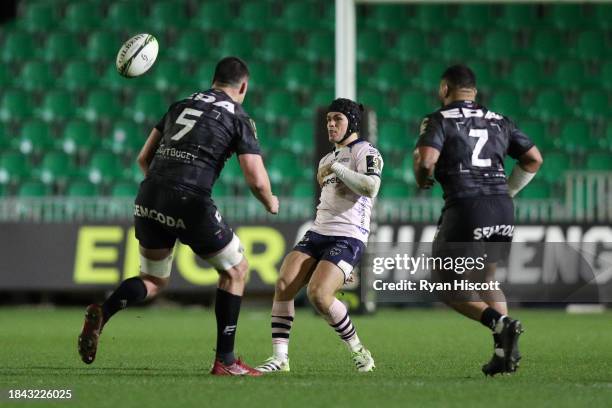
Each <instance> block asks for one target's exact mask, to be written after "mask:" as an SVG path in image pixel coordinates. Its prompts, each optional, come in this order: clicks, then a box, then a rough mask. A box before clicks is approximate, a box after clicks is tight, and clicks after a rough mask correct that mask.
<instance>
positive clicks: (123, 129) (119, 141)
mask: <svg viewBox="0 0 612 408" xmlns="http://www.w3.org/2000/svg"><path fill="white" fill-rule="evenodd" d="M146 137H147V135H146V134H144V133H143V132H142V131H141V129H140V127H139V126H138V125H136V124H135V123H134V122H132V121H127V120H122V121H118V122H114V125H113V130H112V131H111V137H110V138H105V139H104V142H103V146H104V147H105V148H107V149H108V150H111V151H112V152H114V153H119V154H124V153H136V152H138V151H140V149H141V148H142V146H143V145H144V142H145V140H146Z"/></svg>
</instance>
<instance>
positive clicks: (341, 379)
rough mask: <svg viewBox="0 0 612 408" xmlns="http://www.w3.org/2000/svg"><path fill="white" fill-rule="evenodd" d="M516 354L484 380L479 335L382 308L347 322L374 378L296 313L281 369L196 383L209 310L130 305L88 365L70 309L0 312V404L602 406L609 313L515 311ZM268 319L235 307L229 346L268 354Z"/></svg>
mask: <svg viewBox="0 0 612 408" xmlns="http://www.w3.org/2000/svg"><path fill="white" fill-rule="evenodd" d="M516 315H517V316H519V317H520V318H521V320H522V321H523V323H524V326H525V327H526V330H527V331H526V333H525V335H524V336H523V337H522V344H521V345H522V349H521V351H522V353H523V355H524V359H523V362H522V365H521V368H520V370H519V372H518V373H517V374H515V375H514V376H504V377H496V378H485V377H484V376H483V375H482V374H481V372H480V366H481V365H482V363H484V362H485V361H487V360H488V359H489V357H490V355H491V352H492V349H491V343H490V341H491V340H490V335H489V333H487V331H486V329H485V328H484V327H482V326H480V325H479V324H477V323H474V322H471V321H468V320H467V319H464V318H461V317H460V316H458V315H455V314H453V313H451V312H450V311H447V310H408V311H406V310H401V311H400V310H386V311H381V312H379V313H378V314H376V315H375V316H372V317H355V319H354V321H355V323H356V325H357V328H358V330H359V334H360V337H361V338H362V340H363V341H364V342H365V343H366V345H367V346H368V347H369V348H370V350H371V351H372V354H373V356H374V357H375V359H376V363H377V367H378V368H377V370H376V372H374V373H370V374H359V373H357V372H355V370H354V368H353V366H352V362H351V360H350V358H349V353H348V351H347V350H346V349H345V347H344V345H343V344H341V343H340V341H339V339H338V338H337V337H336V335H335V333H333V332H332V331H331V329H330V328H329V327H327V326H326V324H325V323H324V322H323V320H321V319H320V318H318V317H316V316H314V315H313V314H312V313H310V312H309V311H301V312H299V313H298V315H297V316H296V321H295V324H294V329H293V331H292V340H291V369H292V371H291V373H288V374H280V375H267V376H265V377H262V378H216V377H212V376H210V375H208V373H207V372H208V369H209V366H210V363H211V362H212V358H213V347H214V339H215V333H214V331H215V330H214V327H215V325H214V316H213V313H212V311H210V310H207V309H199V308H189V309H154V308H152V309H134V310H128V311H124V312H122V313H120V314H118V315H117V316H116V317H115V318H114V320H113V321H112V322H111V323H110V324H109V325H108V326H107V327H106V328H105V332H104V335H103V336H102V340H101V345H100V349H99V350H98V357H97V360H96V361H95V362H94V364H92V365H91V366H86V365H85V364H83V363H81V362H80V360H79V357H78V354H77V352H76V336H77V334H78V332H79V330H80V325H81V317H82V310H81V309H56V310H54V309H38V308H0V389H1V390H2V394H3V395H2V396H0V406H19V407H24V406H36V407H41V406H45V405H53V406H63V405H66V406H74V407H81V406H86V407H88V408H93V407H113V408H119V407H146V408H149V407H168V406H176V407H192V406H193V407H215V406H249V407H251V406H255V407H259V406H261V407H270V406H286V407H301V406H308V407H332V406H334V407H339V406H351V407H361V406H364V407H377V406H380V407H390V406H408V405H410V406H415V407H423V406H425V407H426V406H457V407H473V406H489V407H505V406H538V407H541V406H550V407H561V406H567V407H578V406H589V407H595V406H601V407H603V406H612V313H610V312H608V313H605V314H600V315H567V314H565V313H564V312H562V311H542V310H538V311H533V310H532V311H525V310H523V311H520V312H518V313H516ZM268 326H269V320H268V311H267V310H257V309H256V310H250V311H249V310H245V311H243V314H242V315H241V319H240V325H239V330H238V341H237V351H238V353H239V355H241V356H242V357H244V359H245V360H246V361H247V362H250V363H256V362H260V361H261V360H263V359H264V358H266V357H268V356H269V354H270V339H269V329H268ZM14 388H19V389H27V388H37V389H40V388H45V389H49V388H59V389H66V388H69V389H72V390H73V391H72V392H73V399H72V400H71V401H61V402H54V403H47V402H31V401H30V402H25V401H14V402H9V401H8V399H7V392H8V391H7V390H8V389H14Z"/></svg>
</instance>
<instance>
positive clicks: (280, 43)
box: [255, 31, 298, 62]
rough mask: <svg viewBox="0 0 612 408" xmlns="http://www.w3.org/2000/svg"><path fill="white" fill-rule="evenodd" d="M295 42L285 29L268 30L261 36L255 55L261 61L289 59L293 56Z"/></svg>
mask: <svg viewBox="0 0 612 408" xmlns="http://www.w3.org/2000/svg"><path fill="white" fill-rule="evenodd" d="M297 48H298V46H297V42H296V41H295V38H294V37H293V35H292V34H291V33H288V32H286V31H273V32H268V33H266V34H265V35H264V36H263V39H262V41H261V44H260V46H258V47H257V48H256V50H255V56H256V57H257V58H259V59H261V60H263V61H279V60H280V61H283V62H284V61H289V60H291V59H293V58H294V56H295V52H296V49H297Z"/></svg>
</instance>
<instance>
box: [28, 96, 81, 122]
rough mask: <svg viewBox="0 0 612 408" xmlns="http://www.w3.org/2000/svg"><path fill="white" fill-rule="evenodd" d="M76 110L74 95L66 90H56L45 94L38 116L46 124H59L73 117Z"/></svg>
mask: <svg viewBox="0 0 612 408" xmlns="http://www.w3.org/2000/svg"><path fill="white" fill-rule="evenodd" d="M75 110H76V107H75V105H74V100H73V98H72V95H70V93H69V92H67V91H65V90H62V89H56V90H54V91H50V92H47V93H46V94H45V97H44V99H43V102H42V106H41V107H40V109H39V110H38V114H37V116H38V117H39V118H41V119H42V120H44V121H45V122H58V121H63V120H68V119H70V118H71V117H73V116H74V112H75Z"/></svg>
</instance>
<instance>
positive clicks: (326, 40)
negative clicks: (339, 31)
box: [297, 31, 335, 62]
mask: <svg viewBox="0 0 612 408" xmlns="http://www.w3.org/2000/svg"><path fill="white" fill-rule="evenodd" d="M334 44H335V43H334V34H333V32H328V31H315V32H313V33H309V34H308V37H307V38H306V43H305V44H304V46H302V47H299V48H298V50H297V52H298V55H299V56H300V57H302V58H304V59H305V60H307V61H310V62H318V61H332V60H333V58H334V56H333V53H334Z"/></svg>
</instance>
